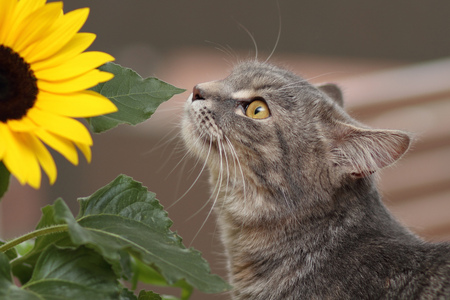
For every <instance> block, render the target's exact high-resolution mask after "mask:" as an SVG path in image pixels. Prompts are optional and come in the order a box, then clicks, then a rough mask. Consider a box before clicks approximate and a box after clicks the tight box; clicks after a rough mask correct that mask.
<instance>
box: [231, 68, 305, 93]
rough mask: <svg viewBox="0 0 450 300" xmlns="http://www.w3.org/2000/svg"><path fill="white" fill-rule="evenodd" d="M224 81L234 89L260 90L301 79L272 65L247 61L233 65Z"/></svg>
mask: <svg viewBox="0 0 450 300" xmlns="http://www.w3.org/2000/svg"><path fill="white" fill-rule="evenodd" d="M224 81H226V82H227V83H228V84H230V85H231V86H232V87H233V88H234V89H235V90H261V89H265V88H281V87H283V86H286V85H288V84H291V83H294V82H301V81H303V79H302V78H300V77H299V76H296V75H295V74H293V73H291V72H289V71H287V70H284V69H281V68H278V67H275V66H273V65H269V64H266V63H261V62H254V61H249V62H244V63H240V64H238V65H237V66H235V67H234V69H233V70H232V72H231V74H230V75H229V76H228V77H227V78H225V79H224Z"/></svg>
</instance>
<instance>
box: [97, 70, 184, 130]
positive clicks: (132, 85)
mask: <svg viewBox="0 0 450 300" xmlns="http://www.w3.org/2000/svg"><path fill="white" fill-rule="evenodd" d="M100 70H102V71H106V72H110V73H113V74H114V78H113V79H112V80H110V81H108V82H105V83H101V84H99V85H97V86H95V87H94V88H92V90H94V91H96V92H98V93H100V94H102V95H103V96H105V97H107V98H109V99H110V100H111V101H112V102H113V103H114V104H115V105H116V106H117V108H118V109H119V111H117V112H115V113H112V114H108V115H104V116H98V117H93V118H89V119H88V122H89V124H90V125H91V128H92V130H93V131H94V132H97V133H98V132H103V131H106V130H109V129H111V128H114V127H116V126H117V125H119V124H124V123H125V124H130V125H136V124H139V123H141V122H143V121H145V120H147V119H148V118H150V117H151V115H152V114H153V113H154V112H155V110H156V108H157V107H158V106H159V105H160V104H161V103H163V102H164V101H167V100H169V99H170V98H172V97H173V96H174V95H175V94H179V93H182V92H184V90H183V89H179V88H176V87H174V86H172V85H170V84H168V83H165V82H163V81H161V80H159V79H157V78H152V77H150V78H146V79H143V78H142V77H141V76H139V74H137V73H136V72H135V71H133V70H131V69H128V68H124V67H122V66H120V65H117V64H114V63H107V64H105V65H103V66H102V67H100Z"/></svg>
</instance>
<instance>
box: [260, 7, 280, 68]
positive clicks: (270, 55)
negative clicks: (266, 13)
mask: <svg viewBox="0 0 450 300" xmlns="http://www.w3.org/2000/svg"><path fill="white" fill-rule="evenodd" d="M276 2H277V9H278V35H277V40H276V41H275V45H274V46H273V49H272V52H270V54H269V56H268V57H267V59H266V60H265V61H264V62H265V63H266V62H268V61H269V60H270V58H272V56H273V54H274V53H275V51H276V49H277V47H278V43H279V42H280V37H281V8H280V1H276Z"/></svg>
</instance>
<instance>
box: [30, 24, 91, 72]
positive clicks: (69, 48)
mask: <svg viewBox="0 0 450 300" xmlns="http://www.w3.org/2000/svg"><path fill="white" fill-rule="evenodd" d="M95 37H96V35H95V34H93V33H84V32H83V33H77V34H76V35H75V36H74V37H73V38H72V39H71V40H70V41H69V42H68V43H67V44H66V45H65V46H64V47H63V48H62V49H60V50H59V51H58V53H55V55H53V56H52V57H49V58H47V59H45V60H42V61H38V62H34V63H31V69H32V70H33V71H35V72H36V71H39V70H42V69H46V68H52V67H55V66H58V65H59V64H61V63H64V62H66V61H68V60H70V59H72V58H74V57H75V56H77V55H78V54H80V53H81V52H83V51H84V50H86V49H87V48H88V47H89V46H90V45H91V44H92V43H93V42H94V40H95ZM26 60H27V61H29V60H28V58H26Z"/></svg>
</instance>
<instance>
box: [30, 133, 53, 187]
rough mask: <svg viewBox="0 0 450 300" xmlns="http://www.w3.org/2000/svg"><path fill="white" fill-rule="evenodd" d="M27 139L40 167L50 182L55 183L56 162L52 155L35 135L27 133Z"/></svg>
mask: <svg viewBox="0 0 450 300" xmlns="http://www.w3.org/2000/svg"><path fill="white" fill-rule="evenodd" d="M28 140H29V141H28V143H29V145H30V148H31V149H32V150H33V152H34V154H35V155H36V157H37V159H38V161H39V164H40V165H41V166H42V169H44V171H45V173H47V176H48V179H49V181H50V184H53V183H55V181H56V176H57V171H56V164H55V161H54V160H53V157H52V155H51V154H50V152H49V151H48V150H47V148H46V147H45V146H44V144H42V142H41V141H40V140H39V139H38V138H37V137H36V136H35V135H33V134H29V135H28Z"/></svg>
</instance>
